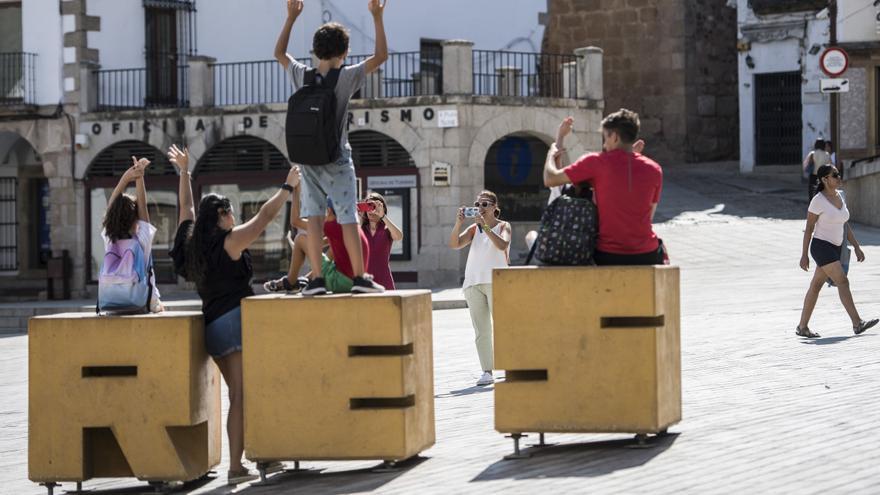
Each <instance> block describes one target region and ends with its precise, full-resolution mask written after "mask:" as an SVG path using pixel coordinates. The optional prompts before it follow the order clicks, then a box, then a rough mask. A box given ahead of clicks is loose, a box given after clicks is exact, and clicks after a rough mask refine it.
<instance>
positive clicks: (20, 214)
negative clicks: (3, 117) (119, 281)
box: [0, 9, 51, 296]
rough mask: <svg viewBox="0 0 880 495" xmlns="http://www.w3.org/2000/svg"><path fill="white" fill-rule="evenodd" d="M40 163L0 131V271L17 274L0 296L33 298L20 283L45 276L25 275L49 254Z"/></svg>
mask: <svg viewBox="0 0 880 495" xmlns="http://www.w3.org/2000/svg"><path fill="white" fill-rule="evenodd" d="M0 10H2V9H0ZM42 164H43V163H42V157H41V156H40V154H39V153H38V152H37V150H35V149H34V148H33V146H32V145H31V143H30V142H29V141H28V140H27V139H25V138H23V137H22V136H21V135H19V134H17V133H15V132H4V131H0V272H12V273H15V272H18V274H17V276H16V279H17V280H12V279H10V278H4V279H3V280H4V282H3V283H4V284H5V285H6V287H4V289H3V290H0V295H17V296H27V295H30V296H36V295H37V290H35V289H33V288H32V287H28V289H30V292H31V294H24V293H23V292H22V289H23V288H24V287H25V286H26V285H27V284H26V283H24V284H19V282H24V279H27V278H38V277H39V278H43V277H45V272H42V273H36V274H34V275H32V274H30V273H28V272H29V271H30V270H32V269H40V268H45V266H46V261H47V260H48V259H49V256H50V255H51V245H50V242H49V222H48V219H47V217H46V215H47V211H48V201H49V182H48V181H47V180H46V177H45V176H44V175H43V167H42ZM29 282H31V283H30V285H31V286H33V283H32V281H30V280H29ZM28 289H25V290H28Z"/></svg>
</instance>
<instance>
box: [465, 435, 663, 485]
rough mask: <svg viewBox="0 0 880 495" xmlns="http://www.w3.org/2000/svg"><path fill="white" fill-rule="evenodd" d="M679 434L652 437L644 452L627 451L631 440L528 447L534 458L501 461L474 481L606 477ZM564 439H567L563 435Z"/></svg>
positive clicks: (654, 452) (651, 453) (649, 457)
mask: <svg viewBox="0 0 880 495" xmlns="http://www.w3.org/2000/svg"><path fill="white" fill-rule="evenodd" d="M678 435H679V433H670V434H669V435H666V436H663V437H656V438H652V439H651V440H650V445H651V447H650V448H642V449H633V448H628V447H629V446H631V445H633V444H634V440H633V439H631V438H627V439H620V440H607V441H602V442H589V443H572V444H560V445H554V446H550V447H529V448H527V449H523V451H522V452H523V453H525V454H531V455H532V457H530V458H528V459H517V460H500V461H498V462H496V463H494V464H492V465H491V466H489V467H487V468H486V469H485V470H484V471H483V472H482V473H480V474H479V475H477V477H475V478H474V479H472V480H471V482H476V481H494V480H501V479H513V480H524V479H533V478H567V477H587V478H592V477H596V476H603V475H606V474H610V473H613V472H615V471H619V470H621V469H629V468H634V467H638V466H642V465H644V464H646V463H648V462H649V461H651V460H652V459H654V458H655V457H657V456H659V455H660V454H662V453H663V452H665V451H666V449H668V448H669V447H671V446H672V444H673V443H675V440H676V438H678ZM554 438H555V437H554ZM562 438H563V439H564V436H563V437H562Z"/></svg>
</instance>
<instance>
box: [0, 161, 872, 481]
mask: <svg viewBox="0 0 880 495" xmlns="http://www.w3.org/2000/svg"><path fill="white" fill-rule="evenodd" d="M804 196H805V195H804V194H803V192H802V187H801V185H800V184H799V183H797V182H793V181H790V180H787V179H785V178H784V177H782V176H777V175H774V174H769V173H768V174H759V175H755V176H751V177H747V178H744V177H740V176H738V175H736V174H734V173H732V172H731V171H730V170H729V167H728V168H727V169H721V170H718V171H714V170H710V171H705V170H702V169H699V170H696V169H693V168H680V169H670V170H668V171H667V185H666V189H665V191H664V199H663V202H662V207H661V210H660V211H659V212H658V220H660V221H661V223H660V224H659V225H658V227H657V230H658V232H659V233H660V234H661V236H662V237H663V238H664V240H665V242H666V244H667V245H668V246H669V249H670V255H671V257H672V260H673V262H674V263H675V264H678V265H679V266H680V267H681V270H682V272H681V273H682V277H681V282H682V368H683V370H682V373H683V378H682V380H683V398H684V405H683V406H684V420H683V421H682V422H681V423H680V424H679V425H676V426H675V427H673V428H672V429H671V431H672V432H673V433H674V434H673V435H671V436H669V437H667V438H665V439H663V440H662V441H658V442H656V443H655V447H654V448H651V449H645V450H634V449H629V448H626V446H627V445H628V444H630V443H631V442H630V439H629V437H627V436H624V435H548V438H547V440H548V441H549V442H558V444H557V445H556V446H553V447H550V448H545V449H540V450H539V449H530V451H531V452H533V453H534V455H533V457H531V458H530V459H526V460H519V461H505V460H503V459H502V457H503V456H504V455H505V454H507V453H509V452H510V450H511V443H510V441H509V440H507V439H505V438H504V437H503V436H502V435H501V434H498V433H497V432H495V431H494V429H493V401H492V396H493V394H492V389H491V387H490V388H477V387H474V386H472V385H473V383H474V381H475V380H476V378H477V371H478V364H477V358H476V352H475V350H474V347H473V343H472V341H473V331H472V330H471V326H470V320H469V318H468V315H467V312H466V310H445V311H435V312H434V349H435V358H434V359H435V370H436V371H435V380H436V382H435V394H436V402H435V404H436V416H437V422H436V428H437V444H436V445H435V446H434V447H433V448H431V449H430V450H427V451H425V452H424V453H423V459H420V460H419V461H418V462H414V463H411V464H410V465H407V466H404V467H403V468H402V469H401V470H399V471H397V472H392V473H376V472H371V471H370V468H372V467H375V466H376V465H377V462H348V463H340V462H308V463H304V466H305V467H311V468H322V469H324V471H323V472H321V473H320V474H309V475H302V474H301V475H296V474H292V473H285V474H279V475H276V476H275V477H273V478H272V479H271V480H270V481H271V483H272V484H270V485H267V486H240V487H238V489H237V493H246V494H269V493H330V494H341V493H366V492H376V493H425V492H435V493H480V494H483V493H495V492H504V493H536V492H546V493H586V492H591V493H647V492H651V493H677V492H682V491H684V492H690V493H755V492H762V493H764V492H770V493H829V492H831V493H855V492H861V493H878V492H880V474H878V473H880V470H878V469H877V468H876V464H877V463H878V462H880V450H878V448H877V446H878V445H880V416H878V414H877V413H878V409H880V358H878V356H880V353H878V351H880V336H878V331H877V330H874V331H869V332H868V333H867V334H865V335H863V336H859V337H853V335H852V331H851V329H850V324H849V320H848V318H847V317H846V314H845V312H844V311H843V309H842V307H841V305H840V303H839V301H838V299H837V295H836V293H835V292H836V291H834V290H833V289H827V288H826V289H824V290H823V293H822V294H821V296H820V299H819V303H818V306H817V311H816V314H815V316H814V319H813V321H812V323H811V328H813V329H814V330H816V331H818V332H820V333H821V334H822V335H823V338H821V339H817V340H814V341H805V340H800V339H799V338H797V337H795V335H794V327H795V325H796V323H797V319H798V316H799V311H800V306H801V301H802V298H803V294H804V291H805V290H806V286H807V283H808V281H809V277H810V275H809V274H807V273H804V272H802V271H800V270H799V269H798V267H797V263H798V259H799V256H800V252H799V251H800V245H801V244H800V243H801V237H802V235H803V234H802V229H803V220H802V218H803V214H804V213H803V212H804V210H805V203H804V198H803V197H804ZM857 234H858V236H859V239H860V240H861V242H862V244H863V246H864V250H865V253H866V254H867V257H868V260H867V262H865V263H862V264H855V263H854V266H853V267H852V270H851V284H852V289H853V293H854V296H855V300H856V303H857V305H858V308H859V310H860V311H861V313H862V315H863V317H865V318H867V317H877V316H880V300H878V295H880V230H878V229H871V228H866V227H858V228H857ZM26 351H27V337H26V336H12V337H6V338H0V397H3V400H2V401H0V431H2V435H0V493H15V494H19V493H41V491H40V490H41V489H40V488H39V487H37V486H36V485H34V484H32V483H30V482H29V481H28V480H27V466H26V461H27V459H26V440H27V417H26V412H27V401H26V396H27V388H26V380H27V375H26V373H27V356H26ZM585 379H589V377H585ZM224 403H225V399H224ZM534 439H535V438H534V437H531V438H529V439H528V440H534ZM224 440H225V439H224ZM225 452H226V446H225V445H224V453H225ZM218 470H219V472H221V473H224V474H225V464H224V465H221V466H220V467H219V468H218ZM224 477H225V476H221V477H220V478H218V479H216V480H213V481H211V482H209V483H207V484H204V485H202V486H198V487H195V486H194V487H186V488H185V489H184V490H183V491H189V492H191V493H211V494H214V493H218V494H220V493H232V492H233V491H234V490H232V489H230V488H227V487H225V486H223V484H222V481H223V480H222V478H224ZM144 486H145V485H137V484H136V483H134V484H133V483H132V482H131V481H124V480H122V481H121V480H100V481H94V482H89V483H86V487H87V488H93V489H100V490H113V489H115V490H119V489H122V487H135V488H133V489H131V490H128V491H127V492H126V493H136V492H137V491H138V490H143V488H144ZM65 487H66V488H72V485H65ZM92 493H96V492H92ZM98 493H100V492H98Z"/></svg>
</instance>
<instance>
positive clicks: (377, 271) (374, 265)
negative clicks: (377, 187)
mask: <svg viewBox="0 0 880 495" xmlns="http://www.w3.org/2000/svg"><path fill="white" fill-rule="evenodd" d="M365 201H366V202H367V203H370V204H371V205H373V209H372V210H370V211H367V212H366V213H364V214H363V217H362V218H361V230H363V231H364V234H365V235H366V236H367V242H368V243H369V245H370V258H369V259H368V260H367V273H369V274H370V275H372V276H373V280H374V281H376V283H378V284H379V285H381V286H383V287H385V290H394V278H393V277H392V276H391V246H392V244H394V243H395V242H396V241H402V240H403V232H402V231H401V230H400V228H399V227H397V225H394V222H393V221H391V219H390V218H388V204H387V203H386V202H385V197H383V196H382V195H381V194H379V193H372V194H370V195H369V196H367V199H366V200H365Z"/></svg>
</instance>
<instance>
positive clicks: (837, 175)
mask: <svg viewBox="0 0 880 495" xmlns="http://www.w3.org/2000/svg"><path fill="white" fill-rule="evenodd" d="M828 176H829V177H834V178H835V179H839V178H840V174H839V173H837V172H832V173H830V174H828Z"/></svg>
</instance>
